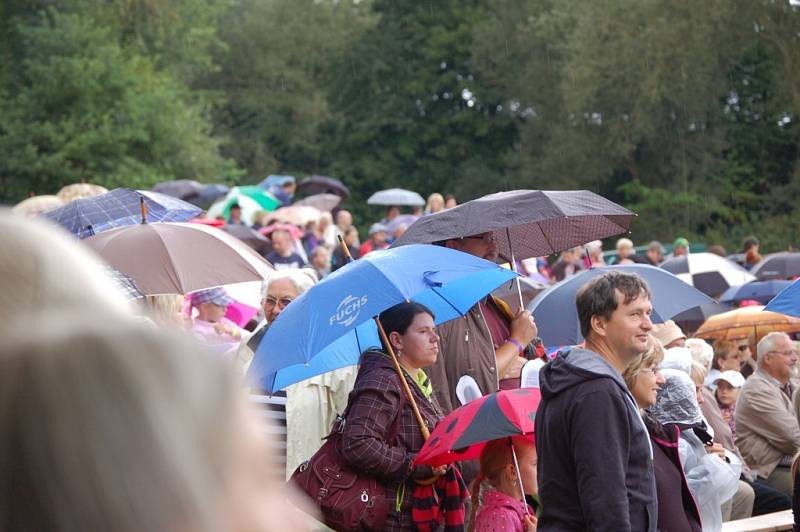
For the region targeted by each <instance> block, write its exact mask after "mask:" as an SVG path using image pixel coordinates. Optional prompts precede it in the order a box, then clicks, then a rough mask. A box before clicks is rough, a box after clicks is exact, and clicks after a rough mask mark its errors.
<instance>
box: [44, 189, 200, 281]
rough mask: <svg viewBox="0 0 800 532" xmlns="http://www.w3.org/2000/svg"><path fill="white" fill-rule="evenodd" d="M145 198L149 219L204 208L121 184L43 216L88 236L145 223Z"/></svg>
mask: <svg viewBox="0 0 800 532" xmlns="http://www.w3.org/2000/svg"><path fill="white" fill-rule="evenodd" d="M141 199H144V204H145V206H146V207H147V221H149V222H183V221H186V220H190V219H192V218H194V217H195V216H197V215H199V214H200V213H201V212H203V211H202V209H200V208H199V207H196V206H194V205H192V204H191V203H186V202H185V201H181V200H179V199H177V198H173V197H172V196H167V195H166V194H160V193H158V192H151V191H147V190H131V189H128V188H117V189H114V190H112V191H111V192H108V193H106V194H101V195H100V196H95V197H93V198H84V199H78V200H75V201H73V202H70V203H68V204H66V205H64V206H63V207H59V208H58V209H54V210H52V211H48V212H46V213H44V214H42V216H43V217H44V218H47V219H49V220H52V221H54V222H56V223H57V224H59V225H61V226H62V227H64V228H66V229H67V231H69V232H70V233H72V234H73V235H75V236H77V237H78V238H87V237H89V236H92V235H94V234H96V233H100V232H102V231H107V230H109V229H113V228H115V227H124V226H126V225H134V224H139V223H141V221H142V211H141V207H140V201H141ZM122 271H126V270H125V269H123V270H122Z"/></svg>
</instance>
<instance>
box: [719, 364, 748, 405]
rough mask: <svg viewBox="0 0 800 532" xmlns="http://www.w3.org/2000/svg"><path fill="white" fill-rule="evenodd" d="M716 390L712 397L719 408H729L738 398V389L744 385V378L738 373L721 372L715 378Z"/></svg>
mask: <svg viewBox="0 0 800 532" xmlns="http://www.w3.org/2000/svg"><path fill="white" fill-rule="evenodd" d="M715 384H716V385H717V390H716V392H715V394H714V395H716V397H717V403H719V404H720V406H730V405H732V404H734V403H736V398H737V397H739V388H741V387H742V385H743V384H744V377H743V376H742V374H741V373H739V372H738V371H723V372H722V373H721V374H720V376H719V377H717V378H716V380H715Z"/></svg>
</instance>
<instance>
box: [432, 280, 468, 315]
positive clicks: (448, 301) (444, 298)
mask: <svg viewBox="0 0 800 532" xmlns="http://www.w3.org/2000/svg"><path fill="white" fill-rule="evenodd" d="M431 291H432V292H433V293H434V294H436V295H437V296H439V297H440V298H441V299H442V301H444V302H445V303H447V304H448V305H450V307H451V308H452V309H453V310H455V311H456V313H457V314H458V315H459V316H463V315H464V313H463V312H461V311H460V310H458V309H457V308H456V307H455V305H453V304H452V303H451V302H450V300H449V299H447V298H446V297H444V296H443V295H442V294H440V293H439V292H438V291H437V290H436V289H435V288H433V287H431Z"/></svg>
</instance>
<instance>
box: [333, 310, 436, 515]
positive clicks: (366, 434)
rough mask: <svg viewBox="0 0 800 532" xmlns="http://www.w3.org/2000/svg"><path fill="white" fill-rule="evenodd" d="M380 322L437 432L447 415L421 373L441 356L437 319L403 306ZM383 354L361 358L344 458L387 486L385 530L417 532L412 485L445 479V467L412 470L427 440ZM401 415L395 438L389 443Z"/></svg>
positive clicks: (424, 415) (344, 433) (344, 437)
mask: <svg viewBox="0 0 800 532" xmlns="http://www.w3.org/2000/svg"><path fill="white" fill-rule="evenodd" d="M380 320H381V323H382V325H383V327H384V329H385V330H386V334H387V336H388V338H389V341H390V342H391V343H392V346H393V348H394V352H395V354H396V355H397V356H398V360H399V361H400V366H401V367H402V369H403V376H404V378H405V379H406V381H407V382H408V385H409V388H410V389H411V392H412V395H413V396H414V399H415V401H416V403H417V406H418V407H419V410H420V413H421V414H422V418H423V419H424V420H425V424H426V425H427V426H428V429H429V430H433V427H434V426H435V425H436V423H437V422H438V421H439V420H440V419H441V418H442V417H443V415H442V412H441V409H440V407H439V404H438V402H437V401H436V397H435V395H434V394H433V388H432V386H431V384H430V381H429V380H428V378H427V376H426V375H425V373H424V372H423V371H422V368H424V367H427V366H430V365H431V364H433V363H434V362H435V361H436V357H437V356H438V354H439V344H438V340H439V337H438V336H437V334H436V329H435V327H434V322H433V314H432V313H431V311H430V310H429V309H428V308H427V307H425V306H423V305H420V304H418V303H401V304H399V305H396V306H394V307H392V308H390V309H388V310H386V311H384V312H382V313H381V315H380ZM384 350H385V348H384ZM384 350H377V349H371V350H368V351H366V352H364V354H363V355H362V357H361V364H360V368H359V371H358V376H357V377H356V383H355V387H354V388H353V391H352V392H351V393H350V398H349V405H350V411H349V414H348V416H347V420H346V422H345V426H344V429H343V431H342V447H341V453H342V457H343V458H344V459H345V460H346V461H347V462H348V463H349V464H350V465H351V466H352V467H353V468H356V469H358V470H360V471H361V472H363V473H365V474H369V475H372V476H374V477H376V478H379V479H382V480H384V481H385V485H386V492H387V493H386V495H387V497H388V499H389V501H390V505H391V509H390V512H389V517H388V519H387V521H386V525H385V527H384V530H409V529H412V528H413V524H412V518H411V495H412V493H413V492H414V487H415V484H414V481H416V480H424V479H428V478H431V477H432V476H433V475H434V474H442V473H444V470H445V467H444V466H443V467H441V468H436V469H431V468H430V467H428V466H412V462H413V460H414V458H415V457H416V455H417V453H418V452H419V450H420V448H421V447H422V444H423V443H424V440H423V438H422V435H421V433H420V427H419V423H418V422H417V420H416V418H415V417H414V414H413V412H412V410H411V406H410V404H409V402H408V401H407V400H406V398H405V395H404V392H403V389H402V387H401V383H400V379H399V376H398V374H397V371H396V370H395V368H394V365H393V363H392V361H391V359H390V358H389V356H388V355H387V354H386V353H385V352H384ZM398 416H400V418H399V424H398V428H397V436H396V437H394V438H392V441H387V440H388V439H389V433H390V431H391V430H392V427H393V426H394V425H395V420H396V419H397V417H398Z"/></svg>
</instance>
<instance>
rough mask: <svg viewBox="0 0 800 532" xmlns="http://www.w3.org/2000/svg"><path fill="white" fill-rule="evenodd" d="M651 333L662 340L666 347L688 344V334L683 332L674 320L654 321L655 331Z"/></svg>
mask: <svg viewBox="0 0 800 532" xmlns="http://www.w3.org/2000/svg"><path fill="white" fill-rule="evenodd" d="M650 334H652V335H653V337H655V339H656V340H658V341H659V342H661V345H662V346H664V349H669V348H671V347H684V346H685V345H686V335H685V334H683V331H682V330H681V328H680V327H678V326H677V325H675V322H674V321H672V320H668V321H665V322H664V323H658V324H655V323H654V324H653V332H651V333H650Z"/></svg>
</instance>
